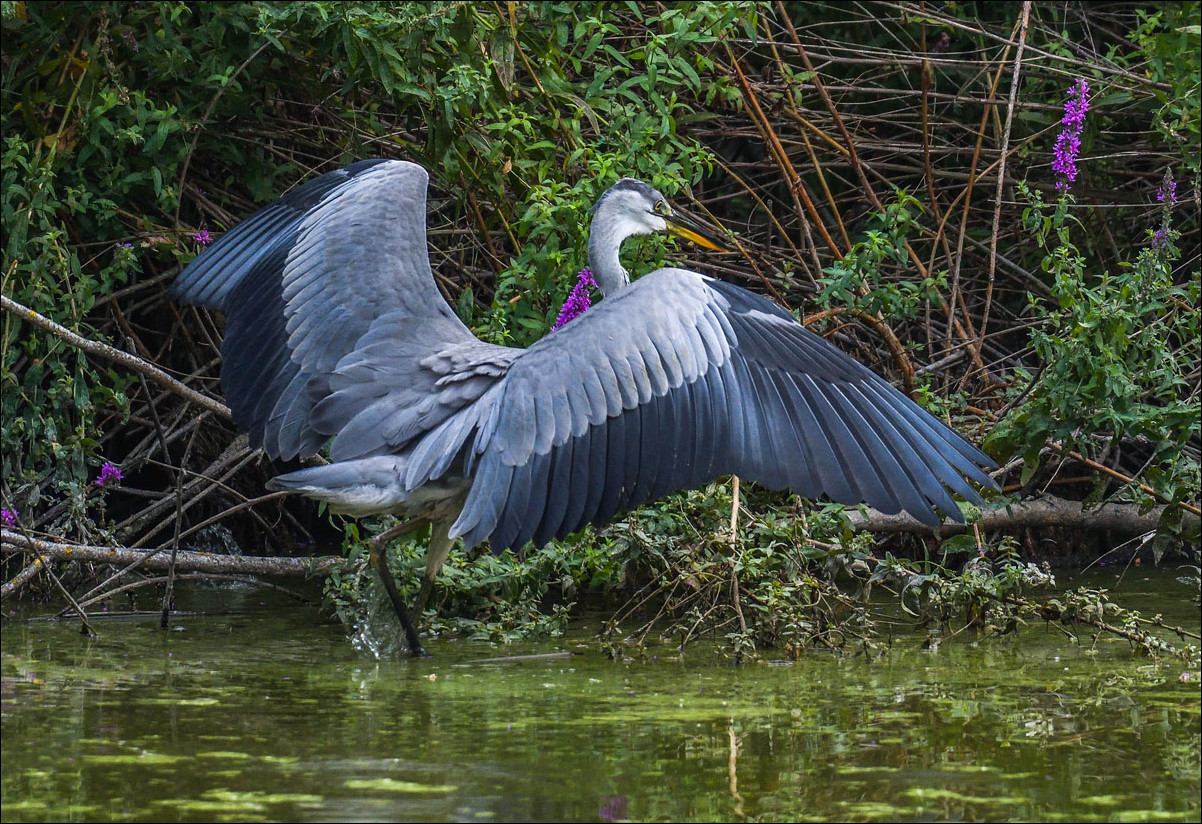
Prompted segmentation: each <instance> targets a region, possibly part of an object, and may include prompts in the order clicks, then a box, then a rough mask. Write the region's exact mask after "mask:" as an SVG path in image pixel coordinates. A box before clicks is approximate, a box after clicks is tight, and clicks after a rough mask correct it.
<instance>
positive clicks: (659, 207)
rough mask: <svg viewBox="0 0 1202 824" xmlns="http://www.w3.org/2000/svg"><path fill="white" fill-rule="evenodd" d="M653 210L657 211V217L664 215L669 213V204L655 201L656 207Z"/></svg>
mask: <svg viewBox="0 0 1202 824" xmlns="http://www.w3.org/2000/svg"><path fill="white" fill-rule="evenodd" d="M652 208H653V209H655V213H656V214H657V215H664V214H667V213H668V204H666V203H664V202H663V201H662V200H657V201H655V206H653V207H652Z"/></svg>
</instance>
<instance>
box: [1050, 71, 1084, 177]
mask: <svg viewBox="0 0 1202 824" xmlns="http://www.w3.org/2000/svg"><path fill="white" fill-rule="evenodd" d="M1088 111H1089V83H1088V82H1087V81H1086V80H1085V78H1084V77H1078V78H1077V82H1075V83H1074V84H1073V85H1072V86H1070V87H1069V90H1068V100H1066V101H1065V103H1064V117H1062V118H1061V119H1060V123H1061V125H1063V126H1064V128H1063V129H1061V130H1060V136H1059V137H1057V138H1056V148H1055V149H1054V150H1053V152H1054V153H1055V155H1056V156H1055V158H1053V160H1052V169H1053V170H1055V172H1056V173H1057V174H1059V175H1061V178H1060V180H1058V181H1056V188H1057V189H1059V190H1060V191H1062V192H1067V191H1068V187H1069V184H1071V183H1072V182H1073V181H1074V180H1076V179H1077V155H1078V154H1080V153H1081V131H1082V130H1083V129H1084V128H1085V113H1086V112H1088Z"/></svg>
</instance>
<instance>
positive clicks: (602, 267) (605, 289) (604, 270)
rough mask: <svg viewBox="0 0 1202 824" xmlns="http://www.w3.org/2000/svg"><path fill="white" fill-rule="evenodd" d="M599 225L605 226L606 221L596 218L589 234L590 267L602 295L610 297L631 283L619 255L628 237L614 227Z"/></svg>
mask: <svg viewBox="0 0 1202 824" xmlns="http://www.w3.org/2000/svg"><path fill="white" fill-rule="evenodd" d="M598 217H599V216H598ZM599 223H601V224H604V221H600V220H597V219H596V218H594V220H593V228H592V230H591V231H590V232H589V236H588V265H589V268H590V269H592V271H593V280H595V281H596V282H597V288H598V289H600V290H601V294H603V295H605V296H610V295H613V294H616V293H617V291H618V290H619V289H621V288H622V287H623V286H626V285H627V284H629V283H630V275H629V273H627V271H626V270H625V269H624V268H623V267H622V261H621V259H620V258H619V255H618V253H619V252H620V251H621V249H622V241H624V240H625V239H626V237H627V235H623V234H621V233H619V232H618V231H617V230H616V227H614V226H605V225H601V226H598V224H599Z"/></svg>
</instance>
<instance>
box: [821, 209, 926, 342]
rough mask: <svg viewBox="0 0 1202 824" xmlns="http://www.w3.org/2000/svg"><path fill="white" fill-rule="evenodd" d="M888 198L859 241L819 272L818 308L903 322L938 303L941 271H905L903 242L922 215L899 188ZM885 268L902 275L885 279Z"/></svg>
mask: <svg viewBox="0 0 1202 824" xmlns="http://www.w3.org/2000/svg"><path fill="white" fill-rule="evenodd" d="M894 197H895V198H896V199H895V201H894V202H891V203H889V204H888V205H886V206H885V210H884V211H883V212H880V213H874V214H872V215H870V216H869V217H868V219H867V221H866V226H865V229H864V233H863V237H862V238H861V239H859V240H857V241H856V243H855V245H854V246H852V248H851V250H850V251H849V252H848V253H847V254H846V255H844V256H843V259H842V260H840V261H839V262H838V263H836V264H834V265H832V266H828V267H827V268H826V269H823V270H822V271H823V273H824V274H825V275H826V277H824V278H820V279H819V281H818V282H819V283H820V284H821V285H822V287H823V289H822V291H821V292H819V293H818V294H817V296H816V300H817V302H818V304H819V305H821V306H826V307H830V306H845V307H847V308H849V309H857V310H860V311H864V312H868V313H869V314H872V315H877V314H881V315H884V316H885V317H888V318H890V319H895V320H904V319H907V318H913V317H915V316H917V315H918V313H919V311H920V310H921V308H922V307H923V306H924V305H926V304H927V303H928V302H929V301H932V300H936V299H938V297H939V294H940V291H941V290H942V289H944V288H945V287H946V286H947V273H946V272H938V273H936V274H935V275H933V276H929V277H926V278H920V279H919V278H914V277H913V276H912V274H911V273H909V271H908V269H909V266H910V257H909V253H908V252H907V251H906V243H907V241H909V240H910V239H911V238H912V237H913V236H914V235H915V234H917V233H918V232H919V231H920V226H919V224H918V221H917V218H916V215H915V213H921V212H922V208H923V207H922V203H920V202H919V201H918V199H917V198H915V197H913V196H911V195H910V194H908V193H906V192H904V191H902V190H901V189H895V190H894ZM886 266H890V268H892V267H901V268H902V269H903V270H906V271H907V276H906V277H903V278H898V277H895V276H893V277H891V276H890V274H889V273H888V272H887V271H886Z"/></svg>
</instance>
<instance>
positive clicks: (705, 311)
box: [415, 269, 996, 550]
mask: <svg viewBox="0 0 1202 824" xmlns="http://www.w3.org/2000/svg"><path fill="white" fill-rule="evenodd" d="M477 408H478V410H479V411H478V414H477V415H476V416H475V419H474V420H473V422H472V425H473V427H474V433H475V436H474V439H473V440H472V441H471V450H472V451H471V456H470V460H472V461H474V466H475V478H474V481H473V484H472V489H471V492H470V493H469V495H468V498H467V501H466V503H465V505H464V509H463V512H462V514H461V515H460V517H459V520H458V521H457V522H456V523H455V524H454V526H453V527H452V530H451V534H452V536H458V535H462V536H463V537H464V541H465V543H466V544H467V545H469V546H470V545H472V544H475V543H476V542H478V541H480V540H483V539H484V538H490V541H491V545H492V547H493V548H494V549H495V550H499V549H502V548H505V547H518V546H521V545H523V544H525V543H526V541H528V540H531V539H532V540H534V542H535V543H536V544H538V545H541V544H544V543H546V542H547V541H548V540H550V539H551V538H555V537H560V538H561V537H564V536H566V535H568V534H570V533H572V532H574V531H576V530H578V529H580V528H581V527H583V526H584V525H586V524H588V523H601V522H604V521H606V520H608V519H609V518H611V517H612V516H613V515H615V514H616V513H618V512H620V511H623V510H625V509H628V508H630V507H633V506H636V505H638V504H640V503H643V502H645V501H649V500H654V499H655V498H658V497H660V496H662V495H665V494H667V493H669V492H672V491H675V490H678V489H684V488H691V487H695V486H699V485H701V484H703V483H705V482H707V481H710V480H713V479H714V478H717V477H721V476H723V475H727V474H731V473H734V474H738V475H740V476H742V477H745V478H747V479H750V480H754V481H757V482H759V483H761V484H764V485H766V486H768V487H771V488H774V489H782V488H785V487H788V488H791V489H792V490H793V491H794V492H796V493H798V494H800V495H803V496H805V497H809V498H818V497H820V496H822V495H826V496H827V497H829V498H830V499H831V500H834V501H837V502H839V503H844V504H857V503H860V502H866V503H868V504H870V505H872V506H874V507H876V508H877V509H880V510H881V511H883V512H887V513H895V512H898V511H900V510H905V511H907V512H909V513H910V514H911V515H913V516H914V517H916V518H918V519H919V520H920V521H923V522H925V523H927V524H931V525H937V524H938V523H939V517H938V513H940V512H942V513H943V514H945V515H948V516H950V517H952V518H955V519H957V520H962V516H961V514H960V511H959V509H958V507H957V506H956V503H955V501H954V499H953V498H952V496H951V493H952V492H954V493H957V494H959V495H961V496H963V497H964V498H966V499H968V500H970V501H973V502H978V503H979V502H980V501H981V498H980V496H979V495H978V494H977V492H976V490H975V489H974V488H973V486H972V485H971V484H970V483H969V480H972V481H975V482H976V483H978V484H982V485H985V486H989V487H993V488H996V484H994V482H993V481H992V480H991V479H990V478H989V476H988V475H986V474H985V473H984V472H983V469H985V468H989V467H992V466H993V462H992V461H991V460H990V459H989V458H988V457H987V456H986V455H985V454H984V453H982V452H980V451H979V450H978V449H976V448H975V447H973V446H972V445H970V444H969V443H968V442H967V441H965V440H964V439H963V438H962V437H960V435H958V434H956V433H955V432H954V431H952V430H951V429H949V428H948V427H947V426H945V425H944V424H942V423H940V422H939V421H937V420H936V419H935V418H933V417H932V416H931V415H930V414H928V413H927V412H925V411H924V410H923V409H921V408H920V407H919V406H917V405H916V404H915V403H914V402H913V401H911V400H910V399H909V398H907V397H906V396H905V395H903V394H902V393H900V392H899V391H897V390H896V389H894V388H893V387H892V386H891V385H890V384H889V383H887V382H886V381H885V380H883V379H882V378H881V377H880V376H878V375H876V374H875V373H874V372H872V371H871V370H869V369H867V368H866V367H864V366H863V365H862V364H860V363H858V362H857V361H855V360H853V359H852V358H851V357H849V356H848V355H846V354H844V353H843V352H842V351H840V350H839V349H838V348H836V347H835V346H834V345H832V344H830V343H828V342H827V341H826V340H824V339H823V338H821V337H819V336H817V335H815V334H813V333H811V332H809V331H807V330H806V329H805V328H804V327H803V326H802V325H801V324H799V323H798V322H797V321H796V320H795V319H794V318H793V317H791V316H790V315H789V314H788V313H787V312H784V311H783V310H781V309H780V308H779V307H777V306H776V305H775V304H773V303H771V302H769V301H767V300H765V299H764V298H761V297H759V296H757V295H755V294H753V293H751V292H748V291H746V290H744V289H740V288H738V287H736V286H731V285H729V284H725V283H722V282H721V281H717V280H713V279H710V278H706V277H703V276H702V275H699V274H697V273H695V272H689V271H686V270H681V269H661V270H659V271H657V272H654V273H652V274H651V275H648V276H646V277H643V278H641V279H639V280H638V281H636V282H635V283H633V284H632V285H631V286H629V287H627V288H625V289H623V290H622V291H621V292H619V293H617V294H616V295H614V296H612V297H607V298H606V299H605V300H604V301H602V302H601V303H600V304H599V305H598V306H596V307H594V308H593V309H591V310H589V311H588V312H586V313H585V314H584V315H582V316H581V317H580V318H577V319H576V320H574V321H573V322H572V323H571V324H569V325H568V326H566V327H565V328H564V329H563V330H561V331H558V332H555V333H553V334H551V335H548V336H547V337H546V338H544V339H542V340H541V341H539V342H538V343H537V344H535V345H534V346H532V347H531V348H530V349H528V350H526V352H525V353H523V354H522V355H520V356H519V357H517V358H516V359H515V360H514V362H513V364H512V366H511V367H510V369H509V372H508V374H507V375H506V376H505V377H504V378H503V379H502V380H500V381H499V382H498V383H497V384H496V385H495V386H493V387H492V388H491V389H490V390H489V391H488V393H487V394H486V395H484V397H483V398H482V399H481V401H480V403H479V404H478V407H477ZM452 423H458V422H452ZM456 431H457V432H458V433H459V434H462V432H463V427H462V426H461V425H460V426H458V427H456ZM455 440H456V438H451V441H452V442H454V441H455ZM418 457H419V460H418V461H417V462H416V464H417V465H416V466H415V471H418V472H420V471H423V470H424V468H425V465H424V464H423V463H422V461H421V459H420V458H421V456H418Z"/></svg>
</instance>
